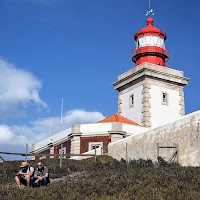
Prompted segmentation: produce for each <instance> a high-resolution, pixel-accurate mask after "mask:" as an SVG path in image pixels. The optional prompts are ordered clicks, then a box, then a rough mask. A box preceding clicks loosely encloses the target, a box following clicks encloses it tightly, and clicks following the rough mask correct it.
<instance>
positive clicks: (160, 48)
mask: <svg viewBox="0 0 200 200" xmlns="http://www.w3.org/2000/svg"><path fill="white" fill-rule="evenodd" d="M151 11H152V10H150V11H149V12H148V14H149V15H150V16H151V13H150V12H151ZM134 39H135V49H134V50H133V53H132V61H133V62H134V63H136V66H138V65H140V64H142V63H144V62H148V63H152V64H155V65H160V66H166V65H167V66H168V63H167V62H168V58H169V51H168V50H167V48H166V47H165V40H166V33H164V32H163V31H161V30H160V29H158V28H156V27H154V26H153V19H152V18H151V17H149V18H148V19H147V27H145V28H143V29H141V30H140V31H139V32H137V33H136V34H135V35H134Z"/></svg>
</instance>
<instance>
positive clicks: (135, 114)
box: [121, 85, 143, 124]
mask: <svg viewBox="0 0 200 200" xmlns="http://www.w3.org/2000/svg"><path fill="white" fill-rule="evenodd" d="M142 89H143V86H142V85H141V86H139V87H138V88H135V89H132V90H131V91H129V92H127V93H125V94H122V104H121V108H122V113H121V115H122V116H123V117H126V118H128V119H130V120H132V121H134V122H136V123H138V124H142V117H143V116H142V107H143V106H142V98H143V96H142ZM131 94H134V107H131V108H129V96H130V95H131Z"/></svg>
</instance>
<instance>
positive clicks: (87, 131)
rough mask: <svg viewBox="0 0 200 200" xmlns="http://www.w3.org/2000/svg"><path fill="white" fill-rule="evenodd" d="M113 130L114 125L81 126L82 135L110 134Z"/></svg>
mask: <svg viewBox="0 0 200 200" xmlns="http://www.w3.org/2000/svg"><path fill="white" fill-rule="evenodd" d="M111 129H112V123H95V124H81V126H80V132H81V133H82V135H98V134H102V133H105V134H108V131H110V130H111Z"/></svg>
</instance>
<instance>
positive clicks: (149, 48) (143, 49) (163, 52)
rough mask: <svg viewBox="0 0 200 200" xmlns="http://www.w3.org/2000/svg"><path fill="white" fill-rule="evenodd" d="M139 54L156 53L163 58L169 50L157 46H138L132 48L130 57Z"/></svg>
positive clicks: (166, 56)
mask: <svg viewBox="0 0 200 200" xmlns="http://www.w3.org/2000/svg"><path fill="white" fill-rule="evenodd" d="M141 54H143V55H148V54H157V55H162V56H163V57H164V58H169V50H168V49H167V48H166V47H165V49H163V48H161V47H157V46H145V47H140V48H139V49H136V48H134V49H133V52H132V59H134V57H135V58H136V57H138V56H140V55H141Z"/></svg>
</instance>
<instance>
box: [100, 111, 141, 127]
mask: <svg viewBox="0 0 200 200" xmlns="http://www.w3.org/2000/svg"><path fill="white" fill-rule="evenodd" d="M107 122H121V123H125V124H131V125H135V126H141V125H140V124H137V123H135V122H133V121H131V120H130V119H127V118H126V117H123V116H121V115H119V114H117V113H115V114H114V115H111V116H110V117H107V118H105V119H103V120H101V121H99V122H97V123H107Z"/></svg>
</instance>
